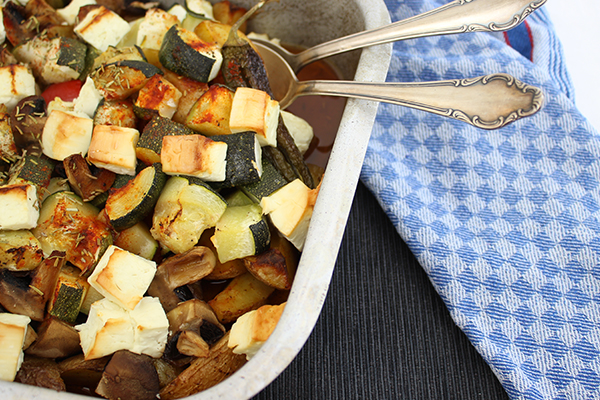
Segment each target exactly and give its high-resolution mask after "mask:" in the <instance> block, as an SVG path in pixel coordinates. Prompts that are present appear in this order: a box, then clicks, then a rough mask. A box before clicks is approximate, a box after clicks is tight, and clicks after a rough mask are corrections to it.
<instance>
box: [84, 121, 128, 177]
mask: <svg viewBox="0 0 600 400" xmlns="http://www.w3.org/2000/svg"><path fill="white" fill-rule="evenodd" d="M139 138H140V132H139V131H138V130H137V129H134V128H127V127H122V126H116V125H96V126H95V127H94V132H93V134H92V141H91V143H90V147H89V150H88V161H89V162H91V163H92V164H94V165H95V166H96V167H99V168H104V169H107V170H109V171H112V172H114V173H116V174H121V175H132V176H134V175H135V166H136V162H137V158H136V154H135V145H136V144H137V141H138V139H139Z"/></svg>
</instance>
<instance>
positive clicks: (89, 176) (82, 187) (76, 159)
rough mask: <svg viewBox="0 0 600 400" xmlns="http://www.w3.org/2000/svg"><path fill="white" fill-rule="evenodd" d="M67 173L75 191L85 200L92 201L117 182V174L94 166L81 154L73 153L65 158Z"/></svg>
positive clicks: (64, 163)
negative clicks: (92, 169)
mask: <svg viewBox="0 0 600 400" xmlns="http://www.w3.org/2000/svg"><path fill="white" fill-rule="evenodd" d="M63 165H64V168H65V173H66V174H67V179H68V180H69V184H70V185H71V188H72V189H73V191H74V192H75V193H76V194H77V195H79V196H80V197H81V199H82V200H83V201H91V200H93V199H94V198H96V196H98V195H100V194H102V193H104V192H106V191H107V190H108V189H110V187H111V186H112V185H113V183H114V182H115V177H116V174H115V173H114V172H112V171H109V170H107V169H104V168H94V170H95V171H96V173H92V171H91V169H90V165H89V164H88V163H87V161H86V160H85V158H83V156H82V155H81V154H79V153H78V154H73V155H70V156H69V157H67V158H65V159H64V160H63Z"/></svg>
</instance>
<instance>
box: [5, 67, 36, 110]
mask: <svg viewBox="0 0 600 400" xmlns="http://www.w3.org/2000/svg"><path fill="white" fill-rule="evenodd" d="M34 94H35V78H34V77H33V74H32V73H31V71H30V70H29V68H27V67H26V66H24V65H20V64H14V65H7V66H5V67H0V104H4V105H6V108H7V110H8V111H9V112H10V111H12V110H13V109H14V108H15V106H16V105H17V103H18V102H19V101H21V99H23V98H25V97H28V96H33V95H34Z"/></svg>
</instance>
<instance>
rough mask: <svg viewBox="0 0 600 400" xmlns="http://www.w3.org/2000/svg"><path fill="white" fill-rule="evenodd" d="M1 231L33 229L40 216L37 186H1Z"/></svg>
mask: <svg viewBox="0 0 600 400" xmlns="http://www.w3.org/2000/svg"><path fill="white" fill-rule="evenodd" d="M0 204H2V212H0V230H12V231H16V230H20V229H33V228H35V227H36V225H37V221H38V218H39V216H40V210H39V206H38V197H37V188H36V187H35V185H23V184H14V185H5V186H0Z"/></svg>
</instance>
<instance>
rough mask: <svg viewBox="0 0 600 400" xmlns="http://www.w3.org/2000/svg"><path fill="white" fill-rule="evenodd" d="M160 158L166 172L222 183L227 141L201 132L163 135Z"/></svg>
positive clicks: (224, 174) (224, 172) (224, 173)
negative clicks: (212, 138) (209, 136)
mask: <svg viewBox="0 0 600 400" xmlns="http://www.w3.org/2000/svg"><path fill="white" fill-rule="evenodd" d="M160 161H161V163H162V166H163V172H164V173H165V174H168V175H189V176H195V177H197V178H200V179H202V180H205V181H208V182H221V181H224V180H225V177H226V170H227V168H226V166H227V143H224V142H217V141H214V140H211V139H209V138H207V137H205V136H202V135H176V136H165V137H163V141H162V148H161V152H160Z"/></svg>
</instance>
